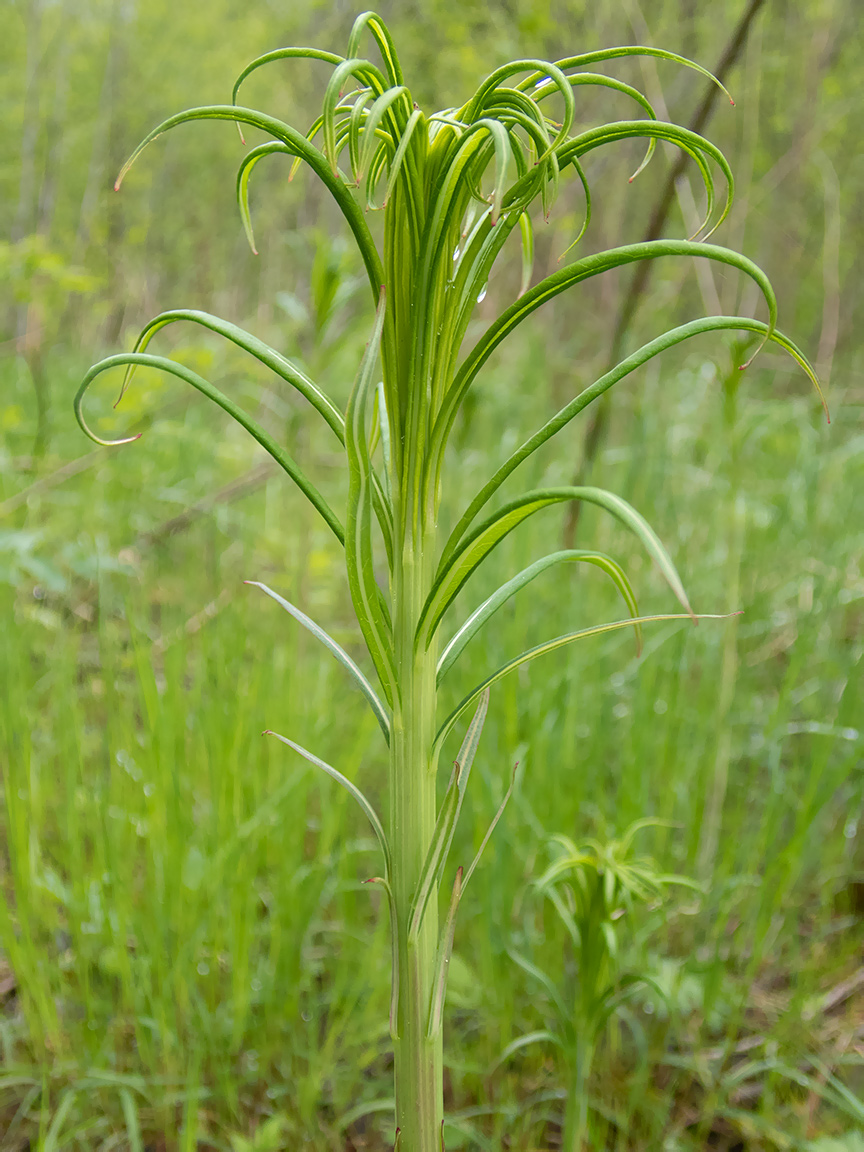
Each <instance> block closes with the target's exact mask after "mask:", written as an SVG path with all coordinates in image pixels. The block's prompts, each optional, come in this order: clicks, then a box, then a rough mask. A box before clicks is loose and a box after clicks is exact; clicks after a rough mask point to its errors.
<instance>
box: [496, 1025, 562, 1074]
mask: <svg viewBox="0 0 864 1152" xmlns="http://www.w3.org/2000/svg"><path fill="white" fill-rule="evenodd" d="M530 1044H552V1045H553V1046H554V1047H555V1048H563V1047H564V1042H563V1040H562V1039H561V1037H560V1036H559V1035H558V1034H557V1033H556V1032H550V1031H549V1029H548V1028H542V1029H540V1030H539V1031H537V1032H526V1033H525V1035H524V1036H517V1038H516V1039H515V1040H511V1042H510V1043H509V1044H508V1045H507V1047H506V1048H505V1049H504V1050H503V1052H502V1053H501V1055H500V1056H499V1057H498V1059H497V1060H496V1061H495V1063H494V1064H493V1065H492V1066H491V1067H490V1068H489V1070H488V1073H487V1074H488V1075H490V1076H491V1075H492V1073H493V1072H494V1071H495V1070H496V1069H497V1068H500V1067H501V1065H502V1064H504V1063H505V1062H506V1061H507V1060H509V1059H510V1057H511V1056H514V1055H515V1054H516V1053H517V1052H518V1051H519V1050H520V1049H521V1048H527V1047H528V1046H529V1045H530Z"/></svg>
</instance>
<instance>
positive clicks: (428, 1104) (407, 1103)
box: [390, 548, 443, 1152]
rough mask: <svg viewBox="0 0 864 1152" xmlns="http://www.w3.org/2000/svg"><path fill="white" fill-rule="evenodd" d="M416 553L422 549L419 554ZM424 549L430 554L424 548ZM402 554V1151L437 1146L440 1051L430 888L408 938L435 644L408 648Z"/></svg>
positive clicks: (398, 808) (393, 777)
mask: <svg viewBox="0 0 864 1152" xmlns="http://www.w3.org/2000/svg"><path fill="white" fill-rule="evenodd" d="M421 555H422V554H421ZM425 555H427V556H430V555H432V549H431V548H429V549H428V550H427V551H426V552H425ZM415 557H416V553H415V554H414V555H411V554H409V553H408V552H407V551H406V553H404V554H403V559H402V564H401V566H400V569H399V571H398V572H397V579H396V581H395V583H394V608H395V618H394V633H395V635H394V639H395V648H396V663H397V670H398V675H399V680H400V691H401V706H399V707H397V708H396V710H395V713H394V716H393V730H392V737H391V748H390V805H391V807H390V844H391V850H392V885H393V896H394V902H395V906H396V918H397V924H396V933H397V964H398V981H399V1002H398V1006H397V1011H396V1036H395V1037H394V1061H395V1081H396V1124H397V1127H398V1128H399V1130H400V1136H399V1148H400V1152H440V1149H441V1125H442V1121H443V1056H442V1040H441V1033H440V1030H439V1031H438V1032H437V1034H435V1035H433V1036H429V1035H428V1034H427V1029H428V1022H429V1007H430V1003H431V998H432V987H433V982H434V969H435V958H436V953H437V948H438V900H437V890H433V892H432V894H431V896H430V899H429V904H428V907H427V911H426V915H425V917H424V920H423V922H422V925H421V928H420V933H419V936H418V937H417V939H416V940H415V941H411V940H409V938H408V922H409V919H410V913H411V901H412V897H413V895H414V890H415V888H416V885H417V881H418V879H419V877H420V873H421V870H422V867H423V862H424V859H425V857H426V852H427V849H428V846H429V843H430V841H431V839H432V833H433V831H434V828H435V819H436V789H435V764H434V763H433V759H432V744H433V740H434V736H435V706H436V690H435V664H436V660H437V652H436V649H435V647H434V646H433V648H432V649H431V650H430V651H429V652H426V653H419V654H417V655H415V653H414V631H415V627H416V621H417V618H418V616H419V611H420V607H421V606H422V603H423V600H424V599H425V593H426V590H427V588H428V586H429V574H428V573H426V572H425V571H423V564H422V561H421V560H420V559H419V557H416V560H415Z"/></svg>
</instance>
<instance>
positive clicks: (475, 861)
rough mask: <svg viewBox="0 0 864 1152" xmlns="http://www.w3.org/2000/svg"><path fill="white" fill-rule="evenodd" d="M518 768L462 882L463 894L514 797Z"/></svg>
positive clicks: (514, 771) (516, 766)
mask: <svg viewBox="0 0 864 1152" xmlns="http://www.w3.org/2000/svg"><path fill="white" fill-rule="evenodd" d="M518 767H519V765H518V763H517V764H514V765H513V772H512V774H511V776H510V786H509V787H508V789H507V791H506V792H505V793H504V799H503V800H502V801H501V803H500V804H499V805H498V811H497V812H496V813H495V815H494V816H493V817H492V823H491V824H490V825H489V827H488V828H487V829H486V835H485V836H484V837H483V839H482V840H481V841H480V847H479V848H478V849H477V854H476V856H475V857H474V859H473V860H472V861H471V866H470V867H469V869H468V871H467V872H466V873H465V879H464V880H463V881H462V891H463V892H464V891H465V889H466V888H467V887H468V881H469V880H470V879H471V877H472V876H473V875H474V869H475V868H476V867H477V865H478V864H479V863H480V857H481V856H482V855H483V852H484V851H485V848H486V845H487V844H488V843H489V841H490V840H491V839H492V833H493V832H494V831H495V829H496V827H497V826H498V821H499V820H500V819H501V817H502V816H503V815H504V809H505V808H506V807H507V804H508V802H509V800H510V797H511V796H512V795H513V788H514V787H515V785H516V769H517V768H518Z"/></svg>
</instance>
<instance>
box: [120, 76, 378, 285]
mask: <svg viewBox="0 0 864 1152" xmlns="http://www.w3.org/2000/svg"><path fill="white" fill-rule="evenodd" d="M261 59H262V60H263V59H264V57H262V58H261ZM195 120H230V121H233V122H235V123H237V124H248V125H249V126H250V127H252V128H259V129H260V130H261V131H262V132H267V133H268V134H269V135H270V136H274V137H275V138H276V139H277V140H280V141H281V142H282V143H283V144H286V145H287V146H288V148H289V149H290V150H291V151H293V153H294V155H295V156H298V157H300V158H301V159H302V160H305V161H306V163H307V164H308V165H309V167H310V168H311V169H312V170H313V172H314V173H315V174H316V176H318V178H319V179H320V180H321V182H322V183H323V184H324V185H325V187H326V188H327V190H328V191H329V192H330V194H331V195H332V197H333V199H334V200H335V201H336V203H337V205H338V206H339V209H340V211H341V212H342V215H343V216H344V217H345V219H346V221H347V223H348V227H349V228H350V229H351V231H352V233H353V234H354V239H355V241H356V243H357V247H358V248H359V249H360V255H361V256H362V258H363V263H364V264H365V266H366V272H367V274H368V277H369V282H370V285H371V287H372V291H373V293H374V296H375V300H376V301H377V299H378V294H379V291H380V288H381V285H382V284H383V282H384V274H383V270H382V267H381V259H380V257H379V256H378V251H377V249H376V247H375V242H374V240H373V239H372V234H371V233H370V231H369V228H368V226H367V224H366V220H365V218H364V215H363V212H362V211H361V210H360V207H359V206H358V204H357V203H356V202H355V200H354V198H353V197H352V195H351V193H350V192H349V190H348V189H347V188H346V186H345V184H344V183H343V182H342V180H340V179H339V178H338V177H337V176H335V175H334V174H333V172H332V171H331V169H330V165H329V163H328V161H327V157H326V156H325V155H324V154H323V152H321V151H319V149H317V148H316V147H315V145H314V144H312V143H311V142H310V141H309V140H307V139H306V137H305V136H304V135H302V133H300V132H298V131H297V130H296V128H292V127H291V126H290V125H289V124H285V123H284V122H283V121H281V120H277V119H276V118H275V117H273V116H268V115H266V114H265V113H264V112H256V111H254V110H253V109H251V108H240V107H237V106H235V105H233V104H211V105H207V106H204V107H201V108H190V109H188V110H187V111H185V112H178V113H177V114H176V115H174V116H169V117H168V119H167V120H164V121H163V122H162V123H161V124H159V125H158V126H157V127H156V128H154V129H153V131H152V132H150V133H148V135H147V136H145V137H144V139H143V140H142V141H141V143H140V144H139V145H138V147H137V148H136V149H135V151H134V152H133V153H132V155H131V156H130V157H129V159H128V160H127V161H126V163H125V164H124V165H123V167H122V169H121V170H120V175H119V176H118V177H117V181H116V183H115V185H114V187H115V190H116V189H119V187H120V185H121V183H122V182H123V179H124V178H125V176H126V173H127V172H128V171H129V169H130V168H131V167H132V165H133V164H134V163H135V161H136V160H137V158H138V157H139V156H140V155H141V153H142V152H143V151H144V149H145V148H146V147H147V146H148V145H149V144H152V142H153V141H154V140H155V139H156V138H157V137H159V136H161V135H163V133H165V132H169V131H170V130H171V129H172V128H176V127H177V126H178V125H180V124H188V123H191V122H192V121H195Z"/></svg>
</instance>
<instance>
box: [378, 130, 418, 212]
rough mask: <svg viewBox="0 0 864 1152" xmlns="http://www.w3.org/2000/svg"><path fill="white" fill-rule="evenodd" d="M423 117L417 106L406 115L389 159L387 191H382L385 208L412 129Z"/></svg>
mask: <svg viewBox="0 0 864 1152" xmlns="http://www.w3.org/2000/svg"><path fill="white" fill-rule="evenodd" d="M423 119H424V116H423V113H422V112H421V111H420V109H419V108H415V109H414V111H413V112H412V113H411V115H410V116H409V117H408V123H407V124H406V125H405V131H404V132H403V133H402V136H401V138H400V140H399V147H398V148H397V149H396V152H395V154H394V156H393V159H392V160H391V161H390V171H389V173H388V175H387V191H386V192H385V193H384V202H383V204H382V205H381V207H382V208H386V207H387V204H388V202H389V200H390V197H391V196H392V195H393V189H394V188H395V187H396V181H397V179H398V178H399V173H400V172H401V170H402V165H403V163H404V162H405V156H406V154H407V152H408V146H409V145H410V143H411V137H412V136H413V134H414V130H415V129H416V128H417V126H418V125H419V124H422V122H423Z"/></svg>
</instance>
